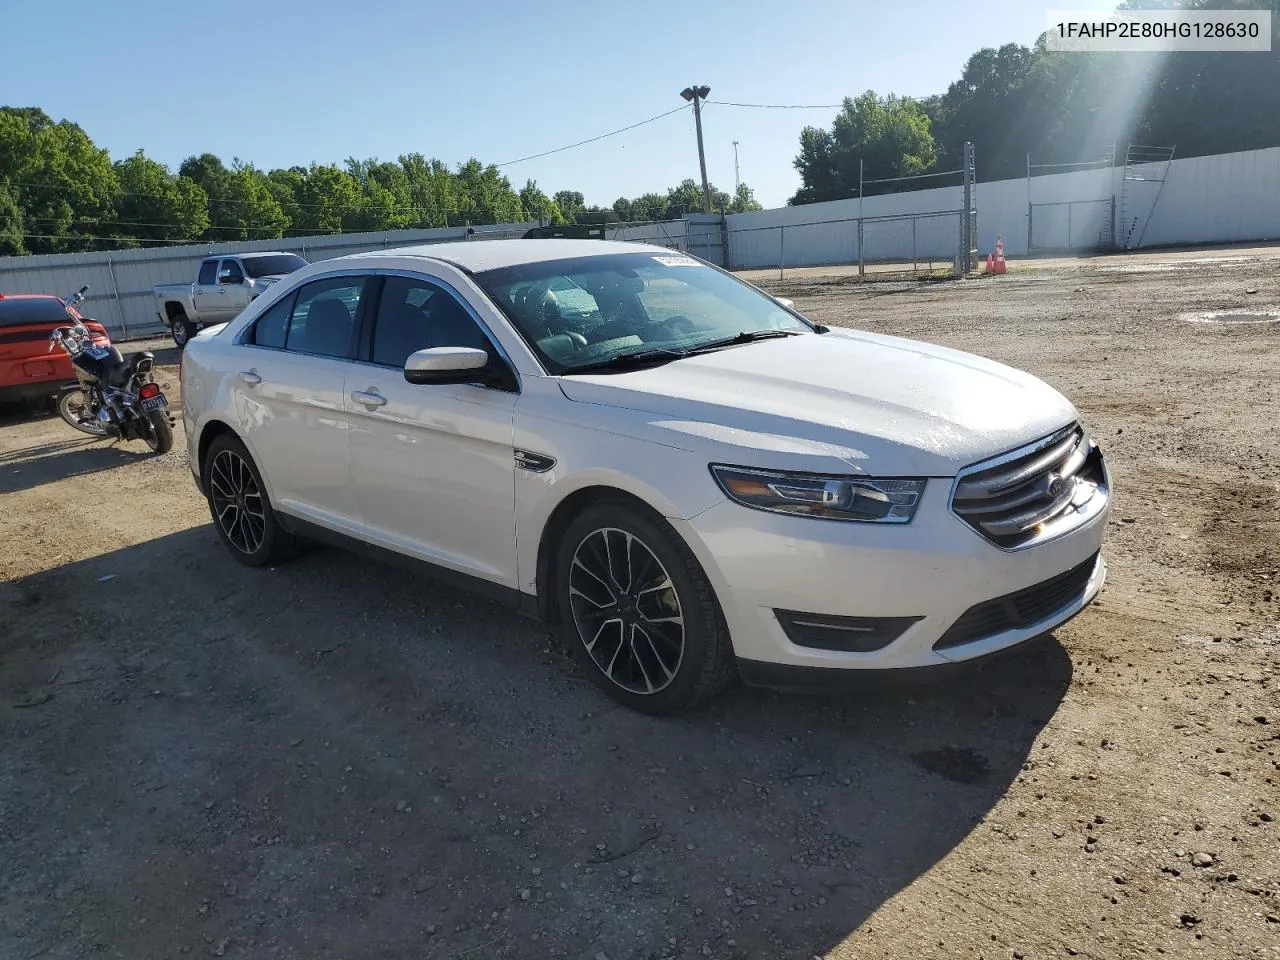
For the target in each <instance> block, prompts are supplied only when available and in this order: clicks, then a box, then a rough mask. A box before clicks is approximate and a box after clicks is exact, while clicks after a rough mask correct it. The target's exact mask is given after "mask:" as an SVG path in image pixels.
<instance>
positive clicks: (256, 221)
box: [223, 162, 289, 240]
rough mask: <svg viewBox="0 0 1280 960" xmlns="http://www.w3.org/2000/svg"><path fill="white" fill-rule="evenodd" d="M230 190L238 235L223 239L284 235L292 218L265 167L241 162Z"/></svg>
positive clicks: (252, 238) (248, 238) (233, 177)
mask: <svg viewBox="0 0 1280 960" xmlns="http://www.w3.org/2000/svg"><path fill="white" fill-rule="evenodd" d="M230 190H231V193H230V197H229V200H230V203H231V204H232V205H234V207H235V209H236V211H237V221H236V233H237V236H234V237H224V238H223V239H233V240H268V239H272V238H275V237H282V236H284V231H285V229H286V228H287V227H288V226H289V221H288V218H287V217H285V215H284V210H283V209H282V208H281V207H280V203H279V201H278V200H276V198H275V196H274V195H273V194H272V192H271V188H270V187H269V186H268V181H267V178H266V175H265V174H263V173H262V171H261V170H256V169H254V168H253V167H252V166H250V165H242V164H239V162H237V168H236V169H235V170H234V171H233V172H232V174H231V183H230Z"/></svg>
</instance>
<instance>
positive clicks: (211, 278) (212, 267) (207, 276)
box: [196, 259, 218, 287]
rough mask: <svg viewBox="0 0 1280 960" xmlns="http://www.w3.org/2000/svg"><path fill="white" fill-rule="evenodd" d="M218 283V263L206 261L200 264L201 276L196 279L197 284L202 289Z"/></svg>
mask: <svg viewBox="0 0 1280 960" xmlns="http://www.w3.org/2000/svg"><path fill="white" fill-rule="evenodd" d="M217 282H218V261H217V260H216V259H214V260H206V261H205V262H204V263H202V264H200V276H198V277H196V283H198V284H200V286H202V287H209V286H213V284H215V283H217Z"/></svg>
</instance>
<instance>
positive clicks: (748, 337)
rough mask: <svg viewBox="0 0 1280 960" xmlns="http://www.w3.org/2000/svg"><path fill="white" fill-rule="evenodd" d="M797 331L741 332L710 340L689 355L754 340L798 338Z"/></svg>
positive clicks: (798, 332) (798, 333)
mask: <svg viewBox="0 0 1280 960" xmlns="http://www.w3.org/2000/svg"><path fill="white" fill-rule="evenodd" d="M798 336H800V331H799V330H743V331H742V332H741V333H738V334H734V335H733V336H732V337H725V338H724V339H723V340H712V341H711V342H710V343H704V344H701V345H699V346H698V347H695V348H694V349H693V350H690V351H689V352H690V353H705V352H707V351H709V350H719V349H721V348H722V347H734V346H737V345H738V344H740V343H753V342H755V341H756V340H776V339H777V338H778V337H798Z"/></svg>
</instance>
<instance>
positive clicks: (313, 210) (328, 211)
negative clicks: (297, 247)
mask: <svg viewBox="0 0 1280 960" xmlns="http://www.w3.org/2000/svg"><path fill="white" fill-rule="evenodd" d="M296 198H297V203H298V217H299V220H298V222H297V223H296V224H294V227H295V228H296V229H297V230H298V231H299V232H300V233H303V234H312V233H341V232H342V227H343V221H344V220H345V218H347V217H354V216H356V214H357V211H359V209H360V186H359V184H358V183H357V182H356V179H355V177H353V176H351V174H349V173H347V171H345V170H341V169H339V168H338V167H336V166H334V165H333V164H323V165H322V164H314V163H313V164H312V165H311V169H310V170H308V171H307V175H306V176H305V177H304V178H303V179H302V184H301V186H300V188H299V189H298V191H297V192H296Z"/></svg>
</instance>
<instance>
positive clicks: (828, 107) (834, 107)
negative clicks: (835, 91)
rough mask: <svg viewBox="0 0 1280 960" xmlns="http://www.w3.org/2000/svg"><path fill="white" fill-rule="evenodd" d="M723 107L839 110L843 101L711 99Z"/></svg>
mask: <svg viewBox="0 0 1280 960" xmlns="http://www.w3.org/2000/svg"><path fill="white" fill-rule="evenodd" d="M707 102H708V103H714V104H717V105H719V106H721V107H750V108H751V109H753V110H839V109H840V108H841V107H843V106H844V104H843V103H730V102H729V101H728V100H709V101H707Z"/></svg>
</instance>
